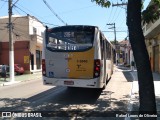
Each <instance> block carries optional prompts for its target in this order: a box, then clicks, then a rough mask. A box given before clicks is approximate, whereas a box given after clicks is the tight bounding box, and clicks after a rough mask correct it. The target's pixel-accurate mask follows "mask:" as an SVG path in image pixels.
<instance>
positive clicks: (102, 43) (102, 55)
mask: <svg viewBox="0 0 160 120" xmlns="http://www.w3.org/2000/svg"><path fill="white" fill-rule="evenodd" d="M100 47H101V59H102V60H103V58H104V40H103V38H102V35H101V34H100Z"/></svg>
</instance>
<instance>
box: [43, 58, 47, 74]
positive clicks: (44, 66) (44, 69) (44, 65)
mask: <svg viewBox="0 0 160 120" xmlns="http://www.w3.org/2000/svg"><path fill="white" fill-rule="evenodd" d="M42 75H43V76H46V63H45V59H42Z"/></svg>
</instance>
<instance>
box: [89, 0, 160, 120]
mask: <svg viewBox="0 0 160 120" xmlns="http://www.w3.org/2000/svg"><path fill="white" fill-rule="evenodd" d="M93 1H95V2H96V3H97V4H98V5H100V6H102V7H109V6H110V2H109V1H107V0H92V2H93ZM152 1H153V2H154V3H155V2H156V1H159V0H152ZM141 8H142V0H128V6H127V26H128V30H129V40H130V43H131V47H132V50H133V55H134V58H135V62H136V66H137V73H138V84H139V103H140V106H139V113H140V114H142V113H147V112H148V113H149V114H152V113H154V114H156V113H157V112H156V102H155V92H154V83H153V76H152V71H151V66H150V61H149V55H148V52H147V49H146V45H145V38H144V35H143V31H142V27H141V20H142V16H141V15H142V14H141ZM144 12H145V15H149V14H147V13H148V12H153V11H149V10H147V11H144ZM144 12H143V14H144ZM154 12H155V11H154ZM151 14H152V13H151ZM155 16H156V15H155ZM155 16H154V18H153V16H150V17H149V18H147V19H145V18H146V17H145V16H143V18H144V21H145V22H150V21H152V20H153V19H157V17H155ZM146 20H148V21H146ZM140 119H147V120H151V119H156V118H140Z"/></svg>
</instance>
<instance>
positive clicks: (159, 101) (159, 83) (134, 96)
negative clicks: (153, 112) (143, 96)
mask: <svg viewBox="0 0 160 120" xmlns="http://www.w3.org/2000/svg"><path fill="white" fill-rule="evenodd" d="M152 74H153V79H154V88H155V96H156V105H157V113H158V115H160V90H159V87H160V74H158V73H154V72H153V73H152ZM131 75H132V77H133V79H134V80H133V82H132V91H131V102H130V104H131V106H132V111H138V108H139V94H138V91H139V88H138V77H137V71H136V70H135V71H132V72H131ZM159 119H160V118H157V120H159Z"/></svg>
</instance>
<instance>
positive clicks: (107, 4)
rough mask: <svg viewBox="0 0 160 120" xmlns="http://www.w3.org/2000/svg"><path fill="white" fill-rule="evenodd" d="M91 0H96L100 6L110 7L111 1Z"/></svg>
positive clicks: (93, 0)
mask: <svg viewBox="0 0 160 120" xmlns="http://www.w3.org/2000/svg"><path fill="white" fill-rule="evenodd" d="M91 1H92V2H96V4H98V5H100V6H101V7H110V5H111V2H110V1H108V0H91Z"/></svg>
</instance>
